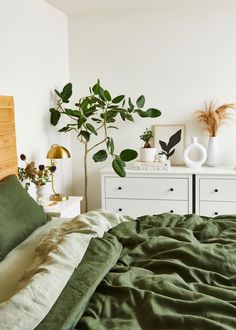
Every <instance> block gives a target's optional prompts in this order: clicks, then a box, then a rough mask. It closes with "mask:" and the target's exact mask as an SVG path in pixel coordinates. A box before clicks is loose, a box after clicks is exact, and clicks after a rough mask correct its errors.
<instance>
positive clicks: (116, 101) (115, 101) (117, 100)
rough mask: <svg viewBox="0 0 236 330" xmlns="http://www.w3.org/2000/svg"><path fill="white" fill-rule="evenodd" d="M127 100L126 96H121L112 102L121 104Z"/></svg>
mask: <svg viewBox="0 0 236 330" xmlns="http://www.w3.org/2000/svg"><path fill="white" fill-rule="evenodd" d="M124 98H125V95H119V96H116V97H115V98H114V99H113V100H112V103H120V102H121V101H123V100H124Z"/></svg>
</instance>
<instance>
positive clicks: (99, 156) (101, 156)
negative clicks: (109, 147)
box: [93, 149, 107, 163]
mask: <svg viewBox="0 0 236 330" xmlns="http://www.w3.org/2000/svg"><path fill="white" fill-rule="evenodd" d="M106 159H107V152H106V150H104V149H102V150H99V151H98V152H96V153H95V154H94V155H93V160H94V161H95V162H96V163H97V162H104V160H106Z"/></svg>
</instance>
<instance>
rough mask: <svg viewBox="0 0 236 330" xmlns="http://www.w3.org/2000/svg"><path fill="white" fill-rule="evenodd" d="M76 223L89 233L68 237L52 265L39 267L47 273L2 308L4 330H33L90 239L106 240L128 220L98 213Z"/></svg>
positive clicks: (0, 318) (0, 316) (52, 258)
mask: <svg viewBox="0 0 236 330" xmlns="http://www.w3.org/2000/svg"><path fill="white" fill-rule="evenodd" d="M75 221H79V222H80V223H84V224H85V225H86V229H89V231H90V232H89V233H87V231H86V233H85V232H83V230H80V231H78V232H73V233H70V234H67V235H65V237H64V240H63V241H62V242H61V244H60V245H59V247H58V249H57V250H56V251H53V252H51V253H50V261H48V262H46V263H44V264H43V265H41V266H40V267H42V268H43V270H44V271H43V272H39V273H36V274H35V275H34V276H33V277H32V279H31V281H30V283H29V284H28V285H27V286H25V287H23V288H22V289H21V290H20V291H19V292H17V293H16V294H15V295H13V296H12V297H11V298H10V299H9V300H8V301H6V302H4V303H2V304H0V329H1V330H32V329H34V328H35V327H36V326H37V325H38V324H39V323H40V322H41V321H42V319H43V318H44V317H45V316H46V315H47V313H48V312H49V310H50V309H51V307H52V306H53V304H54V303H55V301H56V299H57V298H58V296H59V294H60V293H61V291H62V290H63V288H64V287H65V285H66V283H67V282H68V279H69V278H70V276H71V275H72V273H73V271H74V269H75V268H76V267H77V266H78V264H79V263H80V261H81V259H82V257H83V255H84V253H85V251H86V249H87V247H88V244H89V241H90V240H91V238H92V237H96V236H103V234H104V232H106V231H107V230H109V229H111V228H112V227H114V226H115V225H117V224H119V223H121V222H123V221H129V218H128V217H123V216H120V215H113V214H110V213H108V212H103V211H101V210H98V211H91V212H88V213H85V214H82V215H80V216H79V217H78V218H76V220H75Z"/></svg>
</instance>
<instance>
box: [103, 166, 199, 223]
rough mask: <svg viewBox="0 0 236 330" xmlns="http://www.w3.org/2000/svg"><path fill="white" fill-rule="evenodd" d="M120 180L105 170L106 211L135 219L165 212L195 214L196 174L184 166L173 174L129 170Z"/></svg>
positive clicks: (173, 170)
mask: <svg viewBox="0 0 236 330" xmlns="http://www.w3.org/2000/svg"><path fill="white" fill-rule="evenodd" d="M126 173H127V174H126V177H125V178H120V177H118V176H117V175H116V174H115V173H114V172H113V170H112V169H110V168H105V169H103V170H102V171H101V187H102V208H103V209H106V210H108V211H110V212H114V213H116V212H119V213H121V214H127V215H130V216H133V217H136V216H140V215H144V214H158V213H163V212H170V213H178V214H186V213H191V212H192V174H191V172H190V170H189V169H186V168H184V167H172V168H171V170H170V171H168V172H167V171H166V172H159V171H135V170H126Z"/></svg>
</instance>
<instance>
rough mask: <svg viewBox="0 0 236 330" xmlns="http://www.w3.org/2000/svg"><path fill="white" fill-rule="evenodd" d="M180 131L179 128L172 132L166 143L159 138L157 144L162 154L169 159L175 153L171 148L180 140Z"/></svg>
mask: <svg viewBox="0 0 236 330" xmlns="http://www.w3.org/2000/svg"><path fill="white" fill-rule="evenodd" d="M181 132H182V130H181V129H179V130H178V131H177V132H176V133H174V134H173V135H172V136H171V137H170V138H169V141H168V143H166V142H164V141H162V140H159V144H160V146H161V149H162V152H161V153H162V154H164V155H166V158H167V159H169V158H170V157H171V156H173V154H174V153H175V149H173V148H174V147H175V146H176V145H177V144H178V143H179V142H180V141H181Z"/></svg>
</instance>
